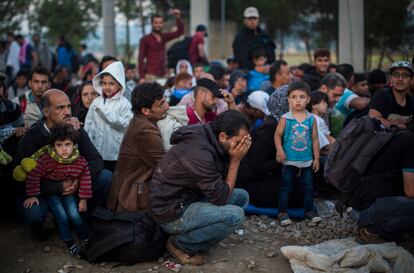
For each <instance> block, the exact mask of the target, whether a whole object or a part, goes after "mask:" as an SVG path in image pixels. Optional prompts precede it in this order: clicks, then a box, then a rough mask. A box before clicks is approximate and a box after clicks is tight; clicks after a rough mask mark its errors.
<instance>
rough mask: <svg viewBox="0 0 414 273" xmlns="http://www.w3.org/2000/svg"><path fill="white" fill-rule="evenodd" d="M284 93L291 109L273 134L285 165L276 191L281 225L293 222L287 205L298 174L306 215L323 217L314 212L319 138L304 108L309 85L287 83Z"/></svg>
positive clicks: (316, 219)
mask: <svg viewBox="0 0 414 273" xmlns="http://www.w3.org/2000/svg"><path fill="white" fill-rule="evenodd" d="M287 95H288V102H289V107H290V111H289V112H288V113H286V114H284V115H283V116H282V118H281V119H280V122H279V124H278V126H277V128H276V132H275V136H274V140H275V145H276V149H277V153H276V160H277V161H278V162H280V163H282V164H283V165H284V166H283V170H282V185H281V188H280V193H279V210H280V213H279V221H280V224H281V225H282V226H285V225H289V224H291V223H292V221H291V220H290V218H289V216H288V214H287V206H288V202H289V194H290V192H291V190H292V188H293V185H294V179H295V176H299V177H300V182H301V184H302V189H303V196H304V205H305V217H306V218H307V219H309V220H311V221H312V222H315V223H316V222H319V221H321V220H322V219H321V218H320V217H319V216H318V215H317V214H316V213H315V211H314V205H313V195H314V191H313V173H312V170H313V171H314V172H316V171H318V170H319V141H318V129H317V125H316V122H315V117H314V116H313V115H312V114H310V113H309V112H308V111H306V105H307V104H308V103H309V100H310V87H309V85H308V84H306V83H305V82H303V81H295V82H293V83H291V84H290V85H289V86H288V91H287Z"/></svg>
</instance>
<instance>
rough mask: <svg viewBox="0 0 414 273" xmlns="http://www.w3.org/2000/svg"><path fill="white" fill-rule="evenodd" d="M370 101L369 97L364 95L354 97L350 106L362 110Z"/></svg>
mask: <svg viewBox="0 0 414 273" xmlns="http://www.w3.org/2000/svg"><path fill="white" fill-rule="evenodd" d="M369 102H370V99H369V98H364V97H357V98H353V99H352V100H351V102H350V103H349V108H352V109H357V110H362V109H364V108H365V107H367V106H368V104H369Z"/></svg>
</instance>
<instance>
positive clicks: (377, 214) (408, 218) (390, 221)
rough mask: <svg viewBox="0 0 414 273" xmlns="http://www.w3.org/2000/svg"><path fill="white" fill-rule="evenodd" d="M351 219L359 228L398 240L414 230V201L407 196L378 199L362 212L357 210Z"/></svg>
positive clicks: (351, 214) (353, 211) (351, 215)
mask: <svg viewBox="0 0 414 273" xmlns="http://www.w3.org/2000/svg"><path fill="white" fill-rule="evenodd" d="M349 216H350V218H351V219H352V220H353V221H354V222H356V223H357V224H358V225H359V226H364V227H368V229H369V231H372V232H373V233H376V234H379V235H380V236H381V237H383V238H385V239H388V240H391V241H393V240H398V239H399V237H400V236H401V235H402V233H403V232H407V231H412V230H414V199H409V198H407V197H405V196H389V197H381V198H377V199H376V200H375V202H374V203H372V205H371V206H370V207H368V208H366V209H364V210H362V211H357V210H355V209H353V210H351V212H350V213H349Z"/></svg>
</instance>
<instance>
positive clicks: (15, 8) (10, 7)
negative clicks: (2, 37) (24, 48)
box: [0, 0, 30, 33]
mask: <svg viewBox="0 0 414 273" xmlns="http://www.w3.org/2000/svg"><path fill="white" fill-rule="evenodd" d="M29 4H30V2H29V1H26V0H2V1H0V18H1V21H0V33H6V32H9V31H12V32H15V31H16V30H18V29H19V25H20V22H21V21H22V18H23V14H24V12H25V11H26V10H27V9H28V8H29Z"/></svg>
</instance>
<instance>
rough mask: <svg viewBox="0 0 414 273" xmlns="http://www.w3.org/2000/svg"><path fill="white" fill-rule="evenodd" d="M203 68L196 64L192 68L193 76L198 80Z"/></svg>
mask: <svg viewBox="0 0 414 273" xmlns="http://www.w3.org/2000/svg"><path fill="white" fill-rule="evenodd" d="M203 72H204V68H203V67H202V66H198V67H196V68H194V77H195V78H196V79H197V80H199V79H201V74H203Z"/></svg>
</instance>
